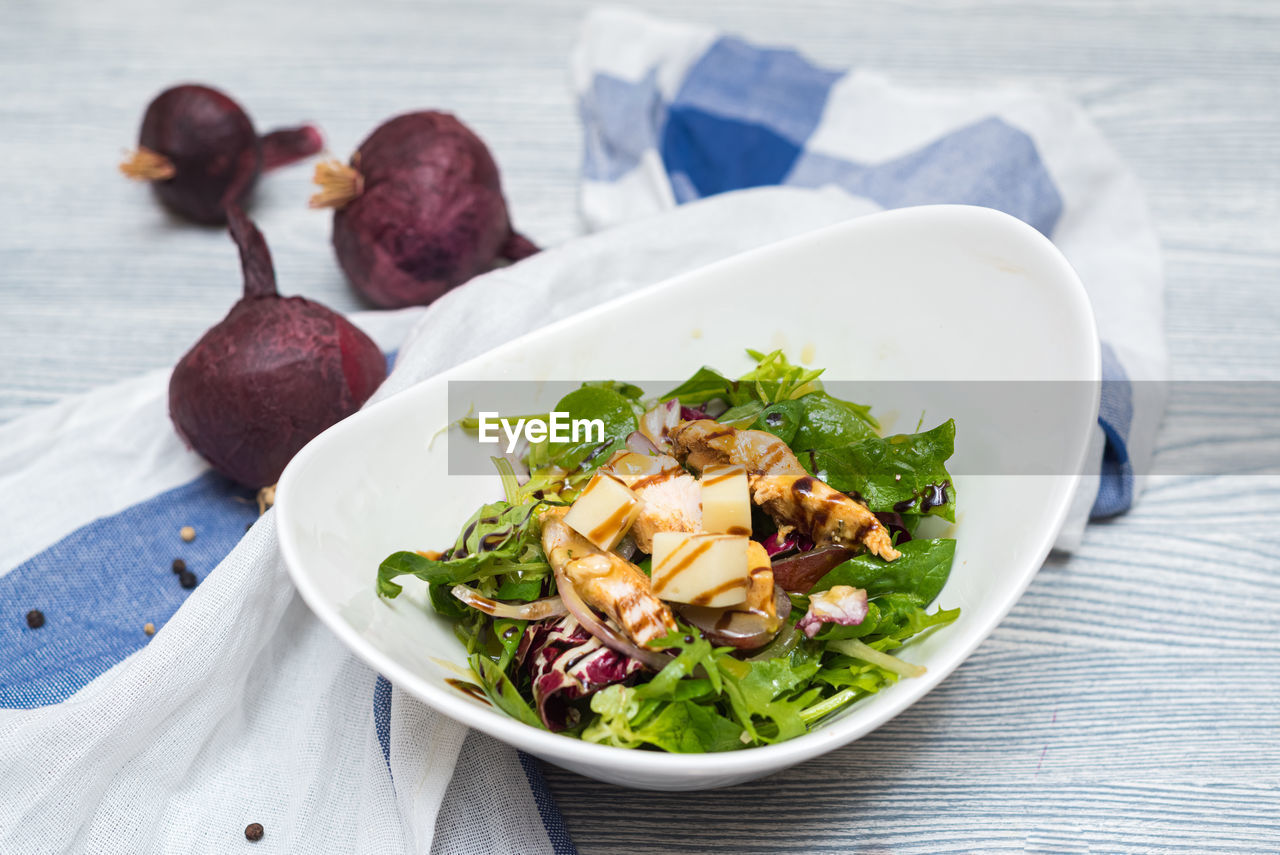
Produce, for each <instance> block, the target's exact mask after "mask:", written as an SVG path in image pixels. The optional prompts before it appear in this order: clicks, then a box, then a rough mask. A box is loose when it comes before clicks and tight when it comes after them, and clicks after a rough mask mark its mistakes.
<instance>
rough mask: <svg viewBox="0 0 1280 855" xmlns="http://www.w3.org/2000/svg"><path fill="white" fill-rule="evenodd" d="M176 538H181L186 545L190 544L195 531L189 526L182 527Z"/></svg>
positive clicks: (194, 536)
mask: <svg viewBox="0 0 1280 855" xmlns="http://www.w3.org/2000/svg"><path fill="white" fill-rule="evenodd" d="M178 537H180V538H182V539H183V540H185V541H186V542H187V543H190V542H191V541H193V540H195V539H196V530H195V529H194V528H192V527H191V526H189V525H184V526H183V527H182V528H180V529H178Z"/></svg>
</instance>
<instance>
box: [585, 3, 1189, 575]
mask: <svg viewBox="0 0 1280 855" xmlns="http://www.w3.org/2000/svg"><path fill="white" fill-rule="evenodd" d="M573 83H574V88H575V90H576V93H577V96H578V103H579V109H580V112H581V115H582V121H583V126H584V130H585V137H584V160H583V178H584V180H583V187H582V210H583V215H584V216H585V218H586V220H587V222H588V224H589V225H590V226H591V227H592V228H594V229H601V228H607V227H610V226H613V225H616V224H618V223H620V222H625V221H627V220H631V219H635V218H638V217H643V216H648V215H651V214H655V213H658V212H660V211H665V210H668V209H670V208H673V207H675V206H676V205H683V204H686V203H688V202H691V201H694V200H696V199H702V198H706V197H708V196H713V195H716V194H719V193H725V192H729V191H734V190H738V189H741V188H745V187H761V186H767V185H781V186H785V187H798V188H799V187H808V188H812V187H835V188H840V189H841V190H843V191H844V192H846V193H848V194H850V195H851V196H852V197H854V198H856V199H858V200H860V201H862V202H863V203H864V204H865V205H867V206H868V207H870V208H871V209H873V210H880V209H883V208H899V207H904V206H907V205H924V204H933V203H960V204H969V205H984V206H986V207H991V208H997V209H999V210H1001V211H1004V212H1006V213H1008V214H1012V215H1013V216H1015V217H1018V218H1019V219H1021V220H1023V221H1024V222H1026V223H1028V224H1030V225H1032V226H1034V227H1035V228H1036V229H1038V230H1039V231H1041V232H1042V233H1043V234H1045V235H1046V236H1047V237H1049V238H1050V239H1052V240H1053V242H1054V243H1055V244H1057V246H1058V247H1059V249H1061V250H1062V252H1063V253H1064V254H1065V255H1066V256H1067V258H1068V260H1070V262H1071V263H1072V265H1073V266H1074V267H1075V268H1076V270H1077V271H1078V272H1079V274H1080V278H1081V279H1082V280H1083V281H1084V285H1085V288H1086V289H1087V290H1088V292H1089V297H1090V299H1091V300H1092V301H1093V307H1094V312H1095V314H1096V316H1097V319H1098V328H1099V333H1100V335H1101V337H1102V342H1103V346H1102V357H1103V359H1102V362H1103V380H1104V384H1103V397H1102V407H1101V415H1100V418H1099V427H1098V432H1097V435H1096V437H1095V442H1094V445H1093V449H1092V452H1091V453H1092V455H1093V457H1092V463H1091V465H1090V468H1089V470H1088V471H1090V472H1096V473H1098V475H1099V478H1098V479H1096V480H1092V479H1091V480H1090V481H1088V482H1087V483H1086V486H1085V489H1084V490H1083V491H1082V492H1081V495H1080V496H1079V500H1078V502H1077V506H1076V508H1075V509H1074V510H1073V512H1072V515H1071V519H1070V520H1069V522H1068V524H1067V526H1066V528H1065V529H1064V532H1063V535H1062V537H1061V538H1060V540H1059V542H1058V545H1059V546H1060V547H1062V548H1067V549H1070V548H1073V547H1074V546H1075V545H1077V544H1078V542H1079V539H1080V537H1081V535H1082V533H1083V529H1084V525H1085V522H1086V521H1087V520H1088V518H1089V516H1090V515H1092V516H1093V517H1095V518H1096V517H1105V516H1111V515H1113V514H1117V513H1121V512H1123V511H1125V510H1127V509H1128V508H1129V507H1130V505H1132V503H1133V501H1134V499H1135V497H1136V495H1137V494H1138V492H1139V489H1140V484H1141V480H1142V478H1141V473H1143V472H1145V471H1146V469H1147V466H1148V464H1149V463H1150V459H1151V455H1152V452H1153V450H1154V443H1155V434H1156V429H1157V427H1158V425H1159V421H1160V417H1161V415H1162V413H1163V411H1164V394H1163V385H1162V383H1163V381H1164V380H1165V379H1166V377H1167V353H1166V350H1165V341H1164V283H1163V278H1162V274H1161V267H1160V253H1159V245H1158V242H1157V239H1156V234H1155V230H1154V228H1153V227H1152V225H1151V221H1150V217H1149V216H1148V213H1147V209H1146V205H1145V202H1144V200H1143V197H1142V193H1141V191H1140V189H1139V187H1138V184H1137V182H1136V181H1135V180H1134V178H1133V176H1132V175H1131V174H1130V173H1129V171H1128V170H1127V169H1126V168H1125V167H1124V166H1123V165H1122V164H1121V163H1120V161H1119V159H1118V158H1117V157H1116V155H1115V153H1114V152H1113V151H1112V149H1111V147H1110V146H1109V145H1108V144H1107V143H1106V141H1105V140H1104V139H1103V138H1102V136H1101V135H1100V134H1099V133H1098V131H1097V129H1096V128H1094V127H1093V125H1092V124H1091V123H1090V122H1089V120H1088V119H1087V118H1086V117H1085V116H1084V114H1083V113H1082V112H1081V110H1080V109H1079V107H1077V106H1076V105H1074V104H1072V103H1070V102H1068V101H1064V100H1061V99H1056V98H1051V97H1046V96H1045V95H1043V94H1036V93H1032V92H1028V91H1026V90H1023V89H1018V88H1013V87H1009V88H1001V89H997V90H990V91H981V92H974V91H963V92H959V91H957V92H942V91H934V90H928V91H924V90H919V89H908V88H904V87H901V86H897V85H895V84H893V83H891V82H889V81H888V80H886V79H884V78H883V77H880V76H878V75H876V74H872V73H868V72H864V71H849V72H842V71H832V70H829V69H826V68H821V67H819V66H817V65H814V64H813V63H811V62H809V61H808V60H806V59H805V58H804V57H802V56H800V55H799V54H797V53H796V52H795V51H791V50H784V49H770V48H762V47H757V46H755V45H752V44H748V43H747V42H744V41H742V40H741V39H738V38H735V37H733V36H728V35H724V34H722V33H718V32H716V31H714V30H711V29H708V28H705V27H696V26H689V25H684V24H673V23H670V22H666V21H659V20H655V19H653V18H649V17H646V16H644V15H639V14H636V13H632V12H627V11H622V10H615V9H605V10H599V11H596V12H595V13H593V14H592V15H591V16H590V17H589V18H588V19H587V22H586V24H585V26H584V29H583V35H582V38H581V40H580V42H579V44H578V48H577V50H576V51H575V53H574V57H573Z"/></svg>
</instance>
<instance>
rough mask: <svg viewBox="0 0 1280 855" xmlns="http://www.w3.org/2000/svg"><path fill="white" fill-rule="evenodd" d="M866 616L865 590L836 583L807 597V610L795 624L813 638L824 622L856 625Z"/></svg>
mask: <svg viewBox="0 0 1280 855" xmlns="http://www.w3.org/2000/svg"><path fill="white" fill-rule="evenodd" d="M866 616H867V592H866V591H864V590H862V589H861V588H853V587H850V586H849V585H836V586H835V587H832V588H828V589H827V590H825V591H819V592H818V593H816V594H814V595H813V596H811V597H809V611H807V612H805V615H804V617H802V618H800V622H799V623H797V624H796V629H799V630H803V631H804V634H805V636H807V637H808V638H813V637H814V636H815V635H817V634H818V632H819V631H820V630H821V629H822V625H823V624H824V623H836V624H839V625H840V626H857V625H858V624H860V623H862V620H863V618H865V617H866Z"/></svg>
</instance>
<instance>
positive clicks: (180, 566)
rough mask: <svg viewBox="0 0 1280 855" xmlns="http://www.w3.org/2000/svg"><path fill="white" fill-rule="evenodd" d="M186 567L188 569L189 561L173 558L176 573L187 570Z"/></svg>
mask: <svg viewBox="0 0 1280 855" xmlns="http://www.w3.org/2000/svg"><path fill="white" fill-rule="evenodd" d="M186 569H187V562H185V561H183V560H182V559H181V558H175V559H173V572H174V573H181V572H182V571H183V570H186Z"/></svg>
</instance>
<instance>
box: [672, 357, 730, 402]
mask: <svg viewBox="0 0 1280 855" xmlns="http://www.w3.org/2000/svg"><path fill="white" fill-rule="evenodd" d="M737 386H738V384H737V383H735V382H734V381H732V380H730V379H729V378H728V377H725V376H724V375H723V374H721V373H720V372H719V371H716V370H715V369H714V368H707V367H706V366H703V367H702V368H699V369H698V370H697V371H696V372H695V373H694V375H693V376H692V377H690V378H689V379H688V380H686V381H684V382H683V383H681V384H680V385H679V386H677V387H675V388H674V389H672V390H671V391H670V392H668V393H667V394H665V395H663V396H662V400H664V401H670V400H671V399H672V398H678V399H680V403H681V404H683V405H684V406H686V407H698V406H701V405H702V404H705V403H706V402H707V401H712V400H715V399H716V398H722V399H724V400H726V401H729V402H731V403H732V399H733V397H734V392H735V391H736V390H737Z"/></svg>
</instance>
